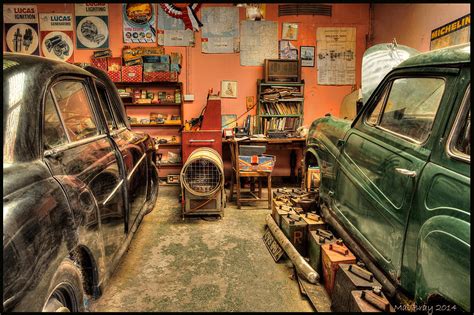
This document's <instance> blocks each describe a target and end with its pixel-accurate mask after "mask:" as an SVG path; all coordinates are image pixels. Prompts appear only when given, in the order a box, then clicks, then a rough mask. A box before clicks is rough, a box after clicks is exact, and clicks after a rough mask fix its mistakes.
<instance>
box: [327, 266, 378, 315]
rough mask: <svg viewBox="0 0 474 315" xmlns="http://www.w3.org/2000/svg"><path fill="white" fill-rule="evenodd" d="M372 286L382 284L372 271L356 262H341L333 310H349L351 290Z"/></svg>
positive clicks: (334, 293) (370, 287)
mask: <svg viewBox="0 0 474 315" xmlns="http://www.w3.org/2000/svg"><path fill="white" fill-rule="evenodd" d="M372 287H382V286H381V284H380V283H379V282H378V281H377V280H376V279H375V278H374V275H373V274H372V273H371V272H370V271H368V270H366V269H364V268H361V267H359V266H357V265H355V264H351V265H349V264H340V265H339V269H338V270H337V272H336V280H335V282H334V289H333V294H332V304H331V310H332V311H333V312H349V307H350V302H351V292H352V291H356V290H364V289H372Z"/></svg>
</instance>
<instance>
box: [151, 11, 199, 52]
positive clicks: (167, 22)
mask: <svg viewBox="0 0 474 315" xmlns="http://www.w3.org/2000/svg"><path fill="white" fill-rule="evenodd" d="M158 45H162V46H191V47H193V46H194V31H193V30H192V29H185V26H184V22H183V20H182V19H177V18H174V17H171V16H169V15H168V14H167V13H166V12H165V11H164V10H163V8H162V7H161V6H160V5H159V6H158Z"/></svg>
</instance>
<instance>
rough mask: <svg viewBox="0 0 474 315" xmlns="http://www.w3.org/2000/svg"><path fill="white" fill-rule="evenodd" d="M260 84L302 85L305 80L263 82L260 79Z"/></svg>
mask: <svg viewBox="0 0 474 315" xmlns="http://www.w3.org/2000/svg"><path fill="white" fill-rule="evenodd" d="M260 85H265V86H267V85H275V86H292V85H294V86H300V85H304V80H301V82H278V83H266V82H263V81H260Z"/></svg>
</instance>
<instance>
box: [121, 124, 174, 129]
mask: <svg viewBox="0 0 474 315" xmlns="http://www.w3.org/2000/svg"><path fill="white" fill-rule="evenodd" d="M130 127H146V128H157V127H182V125H178V124H130Z"/></svg>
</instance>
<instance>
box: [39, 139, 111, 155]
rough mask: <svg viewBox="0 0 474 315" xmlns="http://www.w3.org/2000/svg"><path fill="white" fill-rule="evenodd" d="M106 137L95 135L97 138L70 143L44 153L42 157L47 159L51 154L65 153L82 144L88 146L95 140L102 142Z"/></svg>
mask: <svg viewBox="0 0 474 315" xmlns="http://www.w3.org/2000/svg"><path fill="white" fill-rule="evenodd" d="M106 137H107V135H106V134H102V135H97V136H94V137H91V138H86V139H82V140H79V141H76V142H71V143H68V144H65V145H62V146H59V147H56V148H54V149H50V150H46V151H44V156H46V157H48V156H50V155H51V154H56V153H59V152H62V151H66V150H68V149H72V148H75V147H78V146H80V145H83V144H88V143H90V142H94V141H97V140H102V139H105V138H106Z"/></svg>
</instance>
